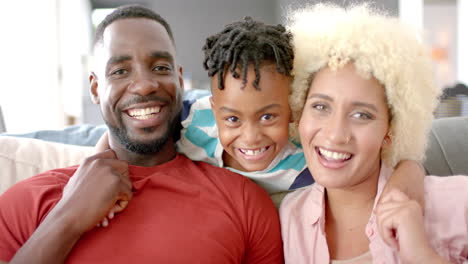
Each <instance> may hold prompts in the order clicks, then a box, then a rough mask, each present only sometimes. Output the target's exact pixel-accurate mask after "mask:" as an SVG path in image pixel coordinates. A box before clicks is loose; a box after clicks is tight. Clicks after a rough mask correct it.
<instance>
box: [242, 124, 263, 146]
mask: <svg viewBox="0 0 468 264" xmlns="http://www.w3.org/2000/svg"><path fill="white" fill-rule="evenodd" d="M242 139H243V141H244V142H245V143H246V144H249V145H254V144H255V143H258V142H259V141H260V139H261V130H260V128H259V126H257V125H254V124H246V125H245V127H244V129H243V130H242Z"/></svg>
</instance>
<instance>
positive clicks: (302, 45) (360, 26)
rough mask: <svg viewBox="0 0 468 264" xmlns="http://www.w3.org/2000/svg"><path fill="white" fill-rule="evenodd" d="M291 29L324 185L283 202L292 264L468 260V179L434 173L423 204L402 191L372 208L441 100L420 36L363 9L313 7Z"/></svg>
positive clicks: (305, 115)
mask: <svg viewBox="0 0 468 264" xmlns="http://www.w3.org/2000/svg"><path fill="white" fill-rule="evenodd" d="M290 29H291V31H292V33H293V36H294V47H295V54H296V59H295V61H294V70H293V74H294V78H295V80H294V83H293V88H292V94H291V96H290V104H291V108H292V110H293V113H294V115H295V122H296V123H295V128H296V129H295V130H296V131H295V133H296V135H297V132H298V133H299V135H300V140H301V143H302V146H303V148H304V155H305V157H306V161H307V166H308V167H309V170H311V171H313V172H314V179H315V181H316V184H314V185H313V186H311V187H308V188H306V189H303V190H299V191H296V192H294V193H292V194H290V195H288V196H287V197H286V198H285V200H284V201H283V203H282V205H281V209H280V217H281V224H282V235H283V241H284V250H285V258H286V263H330V262H331V263H335V262H336V263H380V262H385V263H399V262H400V261H401V262H405V263H447V261H452V262H455V263H463V261H466V259H467V258H468V237H467V236H468V235H467V234H468V228H467V223H468V222H467V221H468V195H467V194H466V190H467V189H468V178H467V177H466V176H456V177H447V178H437V177H426V179H425V192H426V197H425V199H426V202H425V208H421V207H420V206H419V205H418V204H417V203H416V202H415V201H413V200H410V199H409V198H408V197H407V196H406V195H405V194H403V193H401V192H399V191H392V192H390V193H389V194H388V195H386V196H385V197H382V200H383V203H381V204H380V205H379V206H378V207H377V208H376V207H375V205H376V201H377V200H378V199H379V196H380V193H381V192H382V189H383V188H384V186H385V184H386V182H387V180H388V176H389V175H390V174H391V172H392V169H393V168H394V166H395V164H396V163H397V162H398V161H400V160H402V159H415V160H421V159H422V158H423V155H424V150H425V145H426V134H427V132H428V130H429V128H430V125H431V121H432V112H433V110H434V108H435V106H436V104H437V96H438V94H439V90H438V89H437V88H436V87H435V86H434V84H433V82H432V72H431V63H430V59H429V57H428V54H427V51H426V50H425V49H424V47H423V46H422V45H421V43H420V41H418V39H417V36H416V34H414V32H413V31H411V30H410V29H409V28H408V27H407V26H405V25H403V24H401V23H400V22H399V21H398V20H397V19H396V18H389V17H386V16H385V15H381V14H378V13H377V12H375V11H372V10H370V8H369V7H368V6H367V5H361V6H355V7H352V8H350V9H343V8H339V7H336V6H327V5H316V6H314V7H311V8H308V9H304V10H300V11H297V12H296V13H295V14H294V16H293V17H292V23H291V26H290ZM423 213H424V218H423Z"/></svg>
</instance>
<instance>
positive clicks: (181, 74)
mask: <svg viewBox="0 0 468 264" xmlns="http://www.w3.org/2000/svg"><path fill="white" fill-rule="evenodd" d="M177 71H178V72H179V85H180V89H182V92H183V91H184V70H183V69H182V66H180V65H179V66H178V69H177Z"/></svg>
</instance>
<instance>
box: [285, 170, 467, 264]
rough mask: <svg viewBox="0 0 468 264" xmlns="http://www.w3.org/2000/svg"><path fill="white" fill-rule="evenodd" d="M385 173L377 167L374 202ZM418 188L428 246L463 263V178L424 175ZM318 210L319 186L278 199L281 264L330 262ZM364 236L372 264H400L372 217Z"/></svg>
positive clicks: (321, 197) (321, 199) (321, 198)
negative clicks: (422, 193) (422, 191)
mask: <svg viewBox="0 0 468 264" xmlns="http://www.w3.org/2000/svg"><path fill="white" fill-rule="evenodd" d="M391 172H392V171H391V170H390V169H388V168H384V167H383V168H382V170H381V172H380V177H379V182H378V188H377V196H376V199H375V201H378V198H379V196H380V194H381V192H382V190H383V187H384V186H385V184H386V182H387V180H388V178H389V177H390V175H391ZM424 184H425V186H424V188H425V206H426V207H425V208H424V210H425V213H424V221H425V223H424V224H425V228H426V233H427V236H428V238H429V240H430V243H431V245H432V247H433V248H434V250H436V252H437V253H438V254H439V255H440V256H442V257H444V258H445V259H447V260H450V261H451V262H452V263H463V262H464V261H467V259H468V177H467V176H451V177H436V176H426V177H425V181H424ZM374 207H375V202H374ZM324 209H325V202H324V187H323V186H320V185H318V184H314V185H312V186H310V187H307V188H305V189H300V190H297V191H295V192H293V193H291V194H289V195H287V196H286V198H285V199H284V200H283V202H282V203H281V208H280V219H281V232H282V236H283V246H284V257H285V260H286V263H294V264H301V263H330V255H329V252H328V246H327V240H326V237H325V226H324V223H325V210H324ZM366 235H367V237H368V238H369V250H370V252H371V255H372V258H373V263H400V262H399V258H398V253H397V252H396V251H393V249H392V248H390V247H389V246H387V244H385V242H384V241H383V240H382V238H381V237H380V235H379V233H378V229H377V221H376V216H375V215H374V214H371V217H370V219H369V222H368V223H367V226H366ZM465 263H466V262H465Z"/></svg>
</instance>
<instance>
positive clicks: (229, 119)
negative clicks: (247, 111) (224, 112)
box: [226, 116, 239, 123]
mask: <svg viewBox="0 0 468 264" xmlns="http://www.w3.org/2000/svg"><path fill="white" fill-rule="evenodd" d="M226 121H228V122H231V123H236V122H238V121H239V118H237V117H236V116H230V117H228V118H226Z"/></svg>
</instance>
